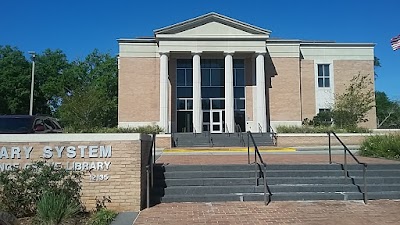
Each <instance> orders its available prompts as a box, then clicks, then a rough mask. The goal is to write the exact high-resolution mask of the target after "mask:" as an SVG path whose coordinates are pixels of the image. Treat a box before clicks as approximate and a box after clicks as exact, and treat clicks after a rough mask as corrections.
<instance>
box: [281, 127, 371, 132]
mask: <svg viewBox="0 0 400 225" xmlns="http://www.w3.org/2000/svg"><path fill="white" fill-rule="evenodd" d="M276 129H277V132H278V133H327V132H329V131H333V132H335V133H368V132H370V130H369V129H367V128H362V127H355V128H347V129H344V128H338V127H331V126H304V125H303V126H278V127H277V128H276Z"/></svg>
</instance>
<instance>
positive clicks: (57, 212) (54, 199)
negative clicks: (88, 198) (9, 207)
mask: <svg viewBox="0 0 400 225" xmlns="http://www.w3.org/2000/svg"><path fill="white" fill-rule="evenodd" d="M71 200H72V199H71V198H70V197H69V196H68V195H66V194H65V193H53V192H46V193H44V194H43V195H42V197H41V198H40V200H39V202H38V203H37V210H36V218H35V219H36V221H37V222H39V224H41V225H58V224H61V222H64V221H65V220H67V219H69V218H71V217H72V216H74V215H76V214H77V213H78V212H79V210H80V205H79V204H78V203H77V202H75V201H71Z"/></svg>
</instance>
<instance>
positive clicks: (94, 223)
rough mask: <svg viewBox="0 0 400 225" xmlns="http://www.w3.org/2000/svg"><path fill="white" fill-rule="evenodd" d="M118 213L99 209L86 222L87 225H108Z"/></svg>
mask: <svg viewBox="0 0 400 225" xmlns="http://www.w3.org/2000/svg"><path fill="white" fill-rule="evenodd" d="M117 215H118V213H116V212H114V211H112V210H109V209H106V208H101V209H99V210H98V211H96V212H94V213H93V214H92V216H91V217H90V219H89V221H88V223H87V224H88V225H109V224H110V223H111V222H112V221H113V220H114V219H115V217H116V216H117Z"/></svg>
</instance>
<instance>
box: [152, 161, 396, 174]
mask: <svg viewBox="0 0 400 225" xmlns="http://www.w3.org/2000/svg"><path fill="white" fill-rule="evenodd" d="M210 157H212V156H210ZM265 158H266V159H267V158H268V156H267V157H265ZM154 168H155V170H157V171H160V170H161V171H167V172H173V171H221V170H225V171H241V170H248V171H252V170H254V168H255V165H254V164H251V165H248V164H231V165H229V164H226V165H220V164H219V165H155V167H154ZM347 168H348V170H350V171H353V170H359V171H362V169H363V166H361V165H358V164H351V165H347ZM266 169H267V172H268V171H270V170H342V169H343V166H342V165H340V164H288V165H276V164H267V167H266ZM372 170H399V171H400V164H372V165H368V168H367V173H368V171H372ZM399 176H400V174H399Z"/></svg>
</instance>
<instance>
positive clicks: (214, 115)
mask: <svg viewBox="0 0 400 225" xmlns="http://www.w3.org/2000/svg"><path fill="white" fill-rule="evenodd" d="M224 113H225V112H224V110H220V109H219V110H215V109H213V110H204V111H203V131H210V132H211V133H222V132H223V131H224Z"/></svg>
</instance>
